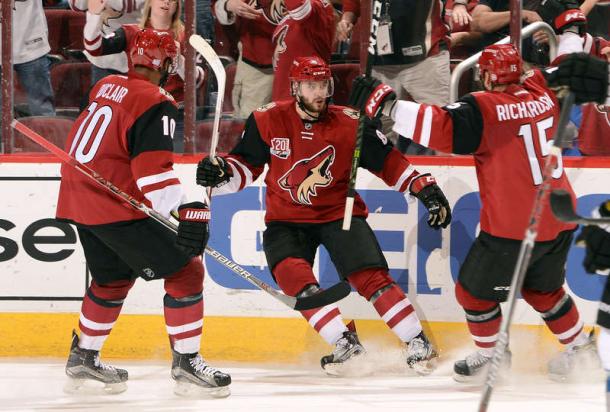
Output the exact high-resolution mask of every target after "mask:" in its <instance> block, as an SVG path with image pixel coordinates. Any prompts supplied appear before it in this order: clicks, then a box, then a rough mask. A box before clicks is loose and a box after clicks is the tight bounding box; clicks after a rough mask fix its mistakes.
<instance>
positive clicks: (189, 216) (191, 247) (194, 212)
mask: <svg viewBox="0 0 610 412" xmlns="http://www.w3.org/2000/svg"><path fill="white" fill-rule="evenodd" d="M178 220H179V221H180V223H179V224H178V237H177V238H176V244H177V245H178V246H180V247H181V248H182V249H183V250H184V251H185V252H186V253H187V254H188V255H189V256H199V255H201V254H202V253H203V251H204V249H205V246H206V245H207V244H208V239H209V238H210V229H209V227H208V222H209V221H210V209H209V208H208V206H207V205H206V204H205V203H202V202H191V203H185V204H183V205H180V207H178Z"/></svg>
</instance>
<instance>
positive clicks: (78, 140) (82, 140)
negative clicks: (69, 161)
mask: <svg viewBox="0 0 610 412" xmlns="http://www.w3.org/2000/svg"><path fill="white" fill-rule="evenodd" d="M97 106H98V104H97V102H93V103H91V104H90V105H89V107H87V111H88V112H89V113H88V114H87V117H86V118H85V120H83V122H82V123H81V124H80V127H79V128H78V131H77V132H76V136H74V141H73V142H72V146H71V147H70V155H72V156H74V157H75V158H76V160H78V161H79V162H81V163H83V164H85V163H87V162H90V161H91V160H92V159H93V158H94V157H95V153H97V149H99V147H100V143H102V139H103V138H104V133H106V129H107V128H108V125H109V124H110V121H111V120H112V109H111V108H110V106H102V107H100V108H99V109H98V108H97ZM100 120H101V123H102V124H101V125H100V126H99V127H98V123H100ZM85 126H86V127H87V128H86V129H85ZM83 129H84V132H83ZM96 129H97V132H96V133H95V137H94V138H93V143H91V145H89V140H91V135H92V134H93V132H94V131H95V130H96ZM77 145H78V146H77ZM88 146H89V150H88V151H87V152H86V153H85V150H86V148H87V147H88Z"/></svg>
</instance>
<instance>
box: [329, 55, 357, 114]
mask: <svg viewBox="0 0 610 412" xmlns="http://www.w3.org/2000/svg"><path fill="white" fill-rule="evenodd" d="M330 70H331V72H332V74H333V79H334V82H335V93H334V95H333V102H334V103H335V104H338V105H341V106H345V105H346V104H347V101H348V99H349V94H350V91H351V90H352V81H353V80H354V78H355V77H356V76H358V75H359V74H360V66H359V65H358V64H357V63H337V64H331V65H330Z"/></svg>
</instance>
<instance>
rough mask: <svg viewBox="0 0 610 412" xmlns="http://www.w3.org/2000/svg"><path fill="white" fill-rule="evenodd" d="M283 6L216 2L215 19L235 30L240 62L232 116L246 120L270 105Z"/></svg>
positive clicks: (268, 0) (265, 0) (252, 0)
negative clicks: (277, 30)
mask: <svg viewBox="0 0 610 412" xmlns="http://www.w3.org/2000/svg"><path fill="white" fill-rule="evenodd" d="M283 7H284V4H283V3H282V2H281V1H272V0H249V1H248V0H218V1H217V2H216V4H215V5H214V10H215V12H216V18H217V19H218V21H219V22H220V24H222V25H232V24H235V25H237V26H238V31H239V43H240V45H239V49H240V53H239V59H238V60H237V69H236V71H235V81H234V83H233V92H232V96H231V97H232V102H233V109H234V112H233V116H234V117H235V118H238V119H247V118H248V116H250V114H251V113H252V112H253V111H254V110H256V109H257V108H259V107H261V106H262V105H264V104H267V103H269V102H270V101H271V90H272V86H273V65H272V58H273V42H272V41H271V37H272V36H273V31H274V30H275V27H276V26H277V24H278V23H279V21H280V20H281V19H282V17H283V16H284V15H285V10H284V8H283Z"/></svg>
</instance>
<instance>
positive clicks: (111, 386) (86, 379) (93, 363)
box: [64, 331, 128, 394]
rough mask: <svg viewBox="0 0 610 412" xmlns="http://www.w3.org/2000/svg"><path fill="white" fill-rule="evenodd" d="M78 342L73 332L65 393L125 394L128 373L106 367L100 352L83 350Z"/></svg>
mask: <svg viewBox="0 0 610 412" xmlns="http://www.w3.org/2000/svg"><path fill="white" fill-rule="evenodd" d="M78 342H79V339H78V335H77V334H76V332H75V331H72V345H71V346H70V355H69V357H68V362H67V363H66V375H68V378H69V379H68V383H67V384H66V385H65V387H64V391H65V392H67V393H107V394H116V393H121V392H124V391H125V390H126V389H127V383H126V382H127V377H128V374H127V371H126V370H125V369H119V368H115V367H113V366H110V365H105V364H104V363H102V362H101V361H100V352H99V351H97V350H89V349H81V348H79V347H78ZM98 382H99V384H98Z"/></svg>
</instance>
